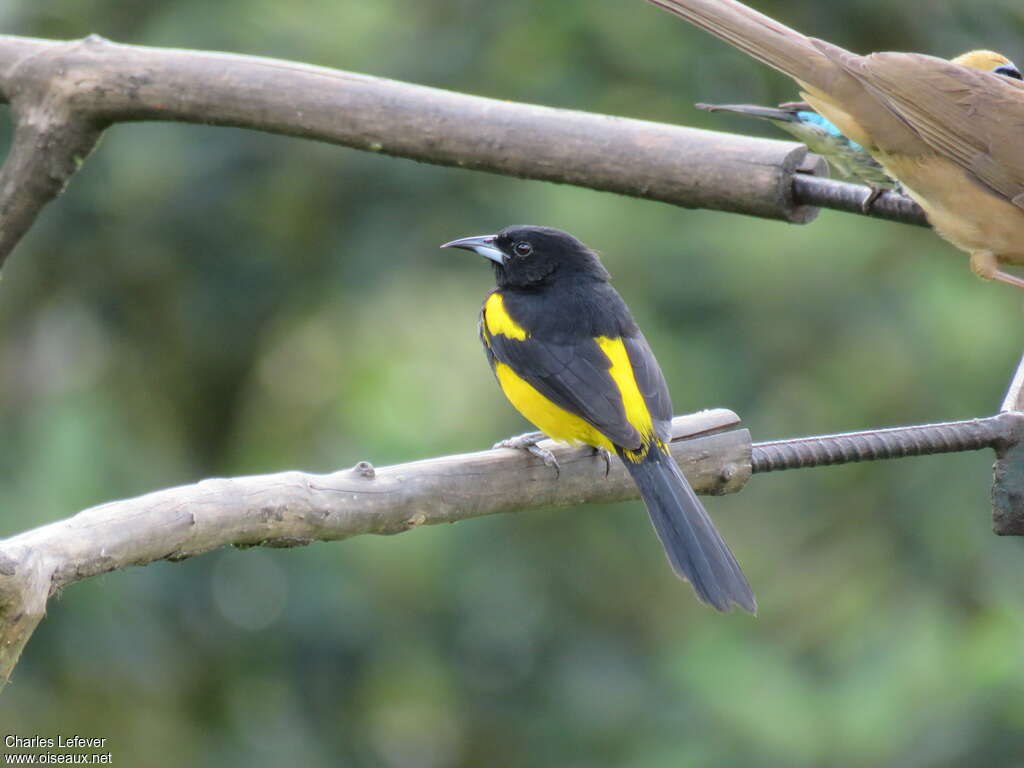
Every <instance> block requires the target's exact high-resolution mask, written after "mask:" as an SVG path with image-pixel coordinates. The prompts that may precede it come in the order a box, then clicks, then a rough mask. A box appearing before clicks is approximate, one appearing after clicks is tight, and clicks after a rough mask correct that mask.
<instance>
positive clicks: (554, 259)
mask: <svg viewBox="0 0 1024 768" xmlns="http://www.w3.org/2000/svg"><path fill="white" fill-rule="evenodd" d="M441 247H442V248H464V249H466V250H468V251H475V252H476V253H478V254H480V255H481V256H484V257H486V258H488V259H490V260H491V261H492V262H494V273H495V275H496V276H497V279H498V286H499V287H502V288H504V287H509V286H511V287H515V288H530V287H536V286H540V285H544V284H547V283H551V282H554V281H555V280H562V279H573V280H578V279H580V278H588V277H589V278H591V279H593V280H608V272H607V271H606V270H605V268H604V267H603V266H601V261H600V260H599V259H598V257H597V254H596V253H594V252H593V251H592V250H590V249H589V248H588V247H587V246H585V245H584V244H583V243H581V242H580V241H579V240H577V239H576V238H575V237H573V236H572V235H570V234H569V233H568V232H563V231H562V230H560V229H552V228H551V227H533V226H525V225H518V226H513V227H506V228H505V229H503V230H501V232H499V233H498V234H496V235H477V236H475V237H463V238H461V239H459V240H452V241H451V242H450V243H445V244H444V245H442V246H441Z"/></svg>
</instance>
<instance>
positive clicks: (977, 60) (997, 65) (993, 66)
mask: <svg viewBox="0 0 1024 768" xmlns="http://www.w3.org/2000/svg"><path fill="white" fill-rule="evenodd" d="M952 62H953V63H954V64H959V65H960V66H961V67H970V68H971V69H980V70H983V71H985V72H991V73H993V74H996V75H1002V76H1003V77H1009V78H1011V79H1013V80H1021V79H1024V78H1022V77H1021V74H1020V70H1019V69H1017V65H1016V64H1014V63H1013V62H1012V61H1010V60H1009V59H1008V58H1006V57H1005V56H1003V54H1001V53H996V52H995V51H968V52H967V53H961V54H960V55H959V56H957V57H956V58H955V59H952Z"/></svg>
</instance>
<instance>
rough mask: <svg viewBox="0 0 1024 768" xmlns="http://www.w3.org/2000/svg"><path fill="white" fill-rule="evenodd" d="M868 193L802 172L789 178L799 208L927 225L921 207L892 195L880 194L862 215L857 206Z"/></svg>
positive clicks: (840, 182)
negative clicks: (791, 179) (804, 207)
mask: <svg viewBox="0 0 1024 768" xmlns="http://www.w3.org/2000/svg"><path fill="white" fill-rule="evenodd" d="M868 192H869V189H868V187H865V186H862V185H860V184H849V183H847V182H845V181H836V180H834V179H827V178H823V177H821V176H811V175H809V174H803V173H797V174H794V175H793V198H794V199H795V200H796V201H797V202H799V203H802V204H803V205H809V206H817V207H819V208H831V209H832V210H836V211H846V212H847V213H859V214H860V215H862V216H870V217H872V218H875V219H886V220H888V221H899V222H902V223H904V224H916V225H918V226H921V227H927V226H928V220H927V219H926V218H925V215H924V211H923V210H921V207H920V206H919V205H918V204H917V203H915V202H914V201H913V200H911V199H910V198H909V197H906V196H905V195H901V194H898V193H896V192H889V191H886V192H883V193H882V195H881V196H880V197H879V198H878V199H877V200H875V202H874V203H872V204H871V209H870V210H869V211H868V212H867V213H864V210H863V208H862V207H861V206H862V204H863V202H864V198H865V196H866V195H867V194H868Z"/></svg>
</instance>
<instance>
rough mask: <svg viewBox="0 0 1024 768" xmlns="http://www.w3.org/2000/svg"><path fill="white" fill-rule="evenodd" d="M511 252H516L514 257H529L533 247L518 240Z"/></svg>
mask: <svg viewBox="0 0 1024 768" xmlns="http://www.w3.org/2000/svg"><path fill="white" fill-rule="evenodd" d="M512 250H513V251H515V252H516V256H529V255H530V254H531V253H533V246H532V245H530V244H529V243H527V242H526V241H525V240H520V241H519V242H518V243H516V244H515V245H513V246H512Z"/></svg>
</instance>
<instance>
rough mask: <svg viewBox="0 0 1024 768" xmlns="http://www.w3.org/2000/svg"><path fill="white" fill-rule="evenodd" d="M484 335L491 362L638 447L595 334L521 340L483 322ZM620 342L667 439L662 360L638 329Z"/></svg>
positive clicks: (611, 437) (605, 432)
mask: <svg viewBox="0 0 1024 768" xmlns="http://www.w3.org/2000/svg"><path fill="white" fill-rule="evenodd" d="M480 336H481V339H482V340H483V342H484V346H485V348H486V349H487V356H488V359H489V360H490V362H491V366H492V367H493V366H494V364H495V363H499V362H500V363H504V364H505V365H507V366H508V367H509V368H511V369H512V370H513V371H514V372H515V373H516V375H518V376H519V377H520V378H521V379H523V380H524V381H526V382H527V383H529V384H530V385H531V386H532V387H533V388H534V389H536V390H537V391H538V392H540V393H541V394H542V395H543V396H544V397H546V398H548V399H549V400H551V401H552V402H553V403H555V404H556V405H558V406H559V407H560V408H563V409H565V410H566V411H569V412H570V413H573V414H575V415H577V416H579V417H580V418H582V419H583V420H584V421H586V422H587V423H588V424H590V425H591V426H593V427H594V428H595V429H597V430H598V431H599V432H601V434H603V435H604V436H605V437H607V438H608V439H609V440H610V441H611V442H612V443H614V444H615V445H618V446H621V447H623V448H627V449H629V450H637V449H639V448H640V446H641V445H642V443H643V438H642V437H641V433H640V431H639V430H638V429H637V427H636V426H634V425H633V424H631V423H630V421H629V419H628V418H627V415H626V407H625V404H624V402H623V394H622V391H621V390H620V388H619V385H618V384H617V383H616V381H615V379H614V378H613V377H612V375H611V367H612V362H611V360H610V359H609V357H608V355H606V354H605V352H604V350H602V349H601V346H600V345H599V344H598V342H597V340H596V339H595V338H591V337H583V338H581V339H578V340H573V341H561V340H560V341H559V342H552V341H545V340H544V339H540V338H537V337H534V336H528V337H527V338H525V339H521V340H520V339H513V338H509V337H508V336H505V335H503V334H494V335H491V334H489V333H488V332H487V330H486V328H485V327H484V325H483V324H481V329H480ZM622 343H623V345H624V347H625V349H626V356H627V360H628V362H629V364H630V365H631V366H632V368H633V374H634V376H635V377H636V381H637V386H638V388H639V390H640V393H641V395H642V396H643V397H644V400H645V402H646V403H647V407H648V410H649V411H650V413H651V417H652V421H653V423H654V428H655V432H656V433H657V434H658V436H659V437H661V438H662V439H663V440H665V439H667V438H666V437H665V433H666V431H667V430H668V429H669V426H666V425H670V424H671V418H672V415H671V411H672V406H671V402H670V401H669V397H668V389H667V387H666V385H665V380H664V377H663V376H662V375H661V370H660V369H659V368H658V363H657V361H656V360H655V359H654V356H653V354H652V353H651V350H650V347H649V346H648V345H647V341H646V340H645V339H644V338H643V335H641V334H639V332H638V333H637V335H635V336H631V337H625V338H623V339H622Z"/></svg>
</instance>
